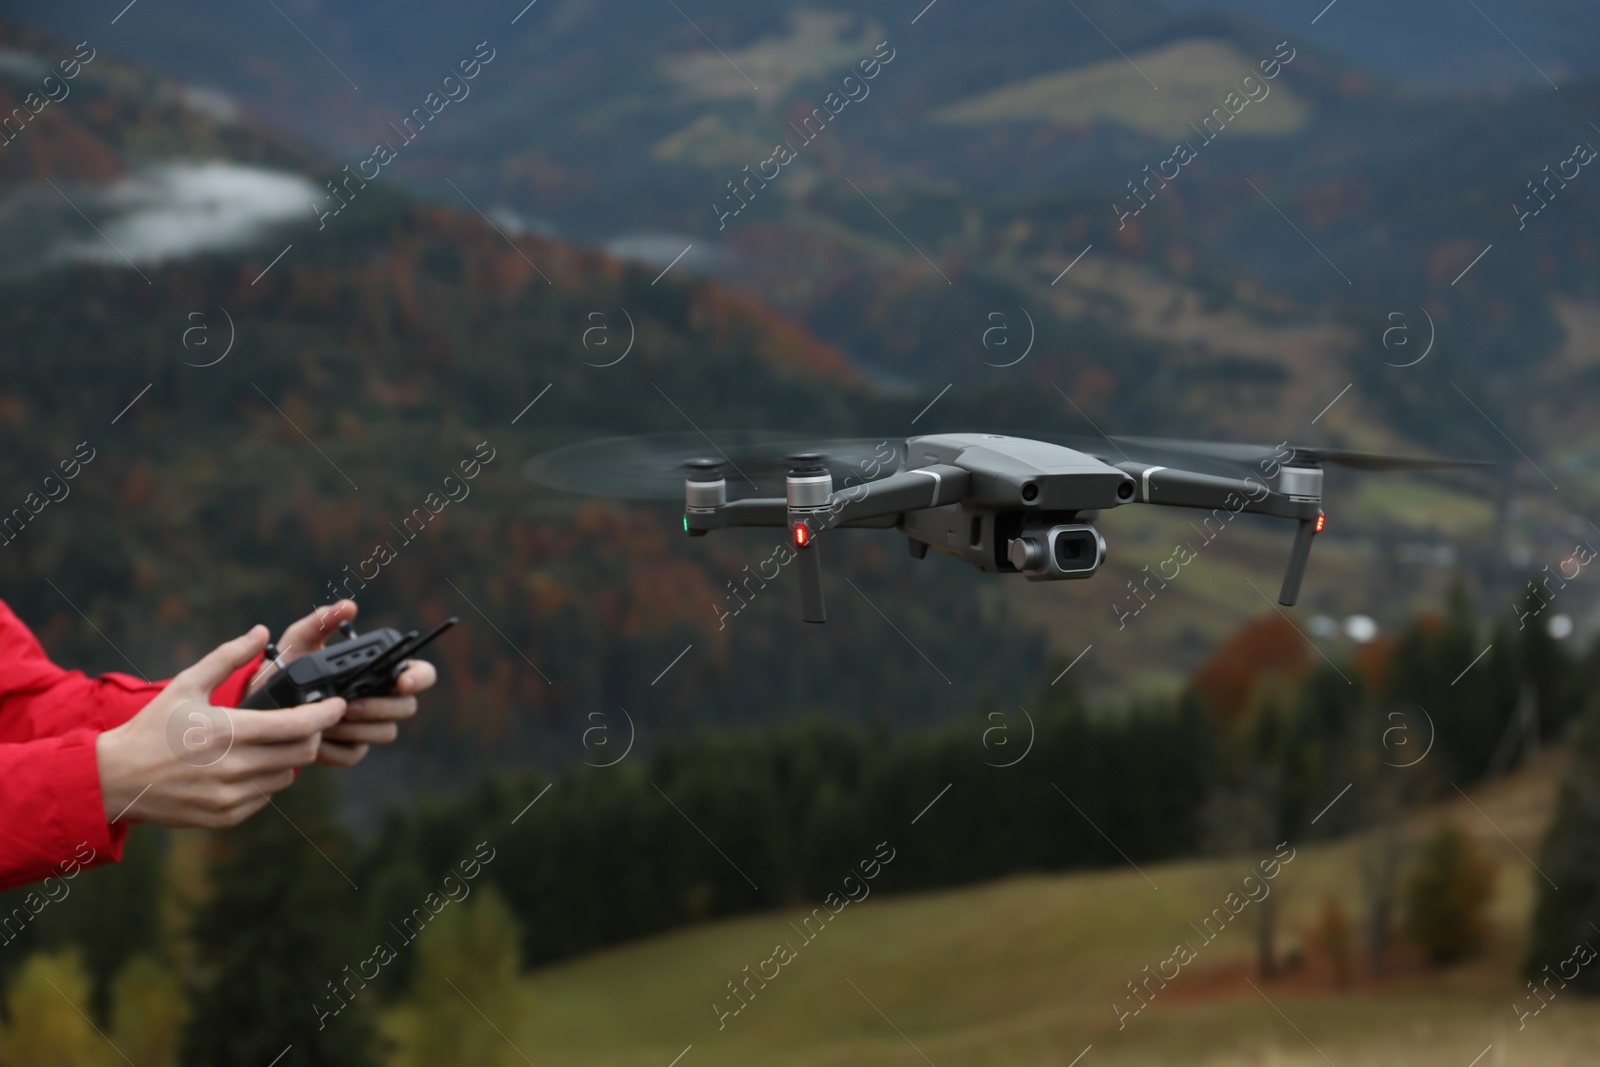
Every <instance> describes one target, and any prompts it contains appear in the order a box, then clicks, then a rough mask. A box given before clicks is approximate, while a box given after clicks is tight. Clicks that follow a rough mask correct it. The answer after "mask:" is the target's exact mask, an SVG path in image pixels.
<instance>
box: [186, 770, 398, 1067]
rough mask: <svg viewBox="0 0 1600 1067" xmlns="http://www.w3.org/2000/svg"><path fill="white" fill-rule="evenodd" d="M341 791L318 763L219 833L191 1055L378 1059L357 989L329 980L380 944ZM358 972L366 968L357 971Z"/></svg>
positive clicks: (200, 1066) (304, 1063)
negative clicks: (370, 936) (350, 991)
mask: <svg viewBox="0 0 1600 1067" xmlns="http://www.w3.org/2000/svg"><path fill="white" fill-rule="evenodd" d="M334 805H335V798H334V792H333V789H332V787H331V783H330V782H329V781H328V780H327V778H326V776H325V774H324V773H323V772H321V771H320V770H319V769H317V768H309V769H308V770H306V771H305V772H304V773H302V774H301V776H300V780H299V781H298V782H296V783H295V784H294V786H293V787H291V788H290V789H287V790H285V791H284V792H282V793H279V794H277V795H276V796H275V797H274V798H273V803H272V804H271V805H269V806H268V807H266V808H263V809H262V810H261V811H259V812H257V813H256V814H255V815H254V816H253V817H251V818H250V819H249V820H248V821H247V822H245V823H244V824H243V825H242V826H240V827H237V828H235V829H233V830H231V831H228V832H227V833H225V834H220V835H218V846H219V851H220V853H221V856H220V859H219V860H218V862H217V863H216V865H215V867H214V869H213V873H212V882H213V892H212V896H211V899H210V900H208V901H207V902H206V904H205V906H204V907H203V908H202V910H201V912H200V914H199V915H198V916H197V917H196V919H195V925H194V936H195V940H196V942H197V957H198V963H199V965H200V969H201V975H200V978H199V981H198V983H197V987H196V988H195V989H194V990H192V993H191V998H192V1002H193V1005H194V1011H193V1014H192V1016H191V1017H190V1019H189V1024H188V1027H187V1030H186V1033H185V1035H184V1045H183V1063H184V1064H185V1067H233V1065H236V1064H250V1063H259V1064H267V1063H272V1062H273V1061H274V1059H275V1058H276V1057H278V1056H279V1054H280V1053H284V1051H285V1049H288V1052H287V1054H285V1055H284V1056H283V1058H282V1059H281V1060H278V1067H369V1065H373V1064H375V1063H376V1062H377V1061H376V1059H375V1056H374V1053H373V1041H374V1032H373V1027H372V1023H371V1020H370V1017H369V1016H368V1015H367V1006H366V1005H365V1004H364V1003H363V1002H362V999H360V998H358V999H356V1000H355V1001H354V1002H353V1003H351V1004H350V1006H349V1007H347V1008H344V1009H343V1010H342V1011H340V1012H339V1013H338V1014H337V1015H334V1016H331V1017H328V1018H323V1017H321V1016H320V1015H319V1012H318V1006H337V1005H338V1004H339V1003H340V1001H338V1000H336V999H335V998H334V993H333V992H332V991H331V989H330V983H334V984H335V985H337V984H338V983H340V982H341V981H343V980H345V978H346V973H345V972H344V971H343V968H344V967H345V966H346V965H354V964H356V963H358V962H359V961H360V960H361V959H363V958H365V957H366V956H367V955H368V952H369V951H370V948H371V946H370V945H364V944H363V943H362V942H361V941H359V940H358V939H357V937H356V936H355V933H356V931H357V930H358V929H360V928H361V926H362V925H363V923H361V922H360V921H359V918H360V914H361V911H362V909H363V908H364V906H365V904H366V903H367V902H366V901H365V900H364V899H363V897H362V896H361V893H360V890H358V889H357V888H356V886H355V885H353V884H352V883H351V882H350V881H349V880H348V877H347V876H353V875H354V874H355V873H356V872H355V859H354V856H353V854H352V853H353V849H352V848H351V846H350V844H349V842H348V840H347V839H346V837H345V835H344V834H343V833H341V832H340V831H339V829H338V827H337V826H336V825H335V823H334V820H333V810H334ZM357 981H359V979H357Z"/></svg>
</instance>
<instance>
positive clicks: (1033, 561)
mask: <svg viewBox="0 0 1600 1067" xmlns="http://www.w3.org/2000/svg"><path fill="white" fill-rule="evenodd" d="M1006 558H1007V559H1008V560H1010V562H1011V565H1012V566H1013V567H1015V568H1016V569H1017V570H1019V571H1021V572H1022V573H1023V574H1025V575H1027V577H1028V579H1029V580H1030V581H1035V582H1042V581H1059V580H1062V579H1066V578H1088V577H1089V576H1091V575H1093V574H1094V573H1095V572H1096V571H1098V570H1099V569H1100V564H1102V563H1104V562H1105V558H1106V542H1105V538H1103V537H1101V536H1100V531H1099V530H1097V529H1095V528H1094V527H1093V526H1090V525H1089V524H1088V523H1073V524H1071V525H1066V526H1052V527H1050V528H1049V529H1046V530H1034V531H1028V532H1024V534H1023V535H1022V536H1021V537H1018V538H1016V539H1015V540H1013V541H1012V542H1011V544H1010V546H1009V547H1008V548H1007V551H1006Z"/></svg>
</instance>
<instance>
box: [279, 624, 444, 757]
mask: <svg viewBox="0 0 1600 1067" xmlns="http://www.w3.org/2000/svg"><path fill="white" fill-rule="evenodd" d="M360 610H361V609H360V608H358V607H357V606H356V602H355V601H354V600H341V601H339V602H338V603H337V604H334V605H332V606H331V607H326V608H318V609H317V610H316V611H313V612H312V613H311V614H310V615H307V616H306V617H305V618H303V619H301V620H300V621H298V622H296V623H294V624H293V625H291V626H290V627H289V628H288V629H286V630H284V631H283V638H282V640H280V641H279V642H278V649H279V653H280V658H281V659H282V660H283V662H285V663H289V662H292V661H293V660H295V659H298V658H299V657H300V656H303V655H306V654H307V653H310V652H315V651H317V650H318V649H320V648H321V647H322V646H323V645H324V644H325V643H326V642H327V640H328V638H329V637H331V636H333V635H334V634H336V633H338V632H339V624H340V623H343V622H347V621H353V620H354V619H355V617H356V613H357V612H359V611H360ZM269 670H270V668H269ZM267 673H268V672H266V671H264V672H263V673H262V674H261V675H260V676H258V677H257V678H256V679H255V680H254V681H253V682H252V683H251V685H250V688H249V690H248V691H249V692H255V690H256V689H258V688H260V686H261V685H262V684H263V683H264V681H265V679H266V677H267ZM438 677H439V676H438V672H436V671H435V670H434V669H433V664H431V663H429V662H427V661H426V660H420V659H414V660H411V661H410V663H409V665H408V666H407V667H406V669H405V671H404V673H402V674H401V675H400V677H399V678H398V679H396V681H395V694H394V695H393V696H386V697H361V698H359V699H357V700H352V701H351V702H350V707H349V709H348V710H347V711H346V713H345V716H344V720H343V721H342V722H340V723H339V724H338V725H336V726H333V727H330V728H329V729H327V730H324V731H323V733H322V743H321V746H320V747H319V749H318V751H317V760H316V761H317V762H318V763H325V764H327V765H329V766H332V767H350V766H354V765H355V764H357V763H359V762H360V761H361V759H362V757H363V756H365V755H366V754H367V750H368V749H369V748H370V747H371V746H373V745H387V744H388V743H389V742H391V741H393V740H394V739H395V738H396V737H397V736H399V733H400V728H399V726H398V725H397V724H398V723H400V722H401V721H402V720H405V719H409V718H411V716H413V715H415V714H416V713H417V696H416V695H417V694H418V693H421V692H423V691H424V690H427V689H431V688H433V684H434V682H436V681H438Z"/></svg>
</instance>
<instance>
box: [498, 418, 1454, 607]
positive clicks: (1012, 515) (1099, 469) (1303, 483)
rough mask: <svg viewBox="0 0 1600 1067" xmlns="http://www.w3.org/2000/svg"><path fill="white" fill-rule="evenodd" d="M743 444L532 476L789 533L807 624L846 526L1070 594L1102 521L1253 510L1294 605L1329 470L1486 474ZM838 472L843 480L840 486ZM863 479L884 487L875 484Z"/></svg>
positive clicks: (668, 448)
mask: <svg viewBox="0 0 1600 1067" xmlns="http://www.w3.org/2000/svg"><path fill="white" fill-rule="evenodd" d="M736 436H737V435H733V434H729V435H719V437H722V438H723V440H722V441H721V442H720V443H717V444H712V447H713V448H715V449H716V451H717V454H718V456H719V458H718V459H688V458H686V456H687V455H688V454H689V453H688V451H687V450H688V449H689V448H696V449H698V448H699V447H700V443H711V441H712V439H711V438H710V437H707V436H704V435H700V436H698V437H696V438H694V439H686V438H684V437H673V436H669V437H665V438H662V437H657V438H640V437H632V438H613V439H608V440H603V441H598V442H589V443H586V444H580V445H575V446H568V447H567V448H564V449H558V450H556V451H554V452H550V453H546V454H545V455H543V456H539V457H535V458H534V459H533V460H530V461H529V463H528V465H527V466H526V467H525V468H524V469H525V471H526V473H527V474H528V476H529V477H531V478H533V479H534V480H535V481H538V482H541V483H543V484H545V485H549V486H551V487H553V488H557V489H565V490H568V491H572V492H581V493H600V494H604V495H615V496H624V497H634V498H637V497H661V496H666V495H669V494H670V496H676V494H677V492H678V491H679V490H677V489H675V488H674V486H681V487H682V488H681V492H682V493H683V497H682V499H683V502H684V515H683V528H684V530H685V531H687V532H688V533H689V535H690V536H694V537H703V536H705V535H706V534H707V533H709V532H710V531H712V530H720V529H725V528H728V527H736V526H747V527H768V528H775V529H778V528H781V529H784V530H787V531H788V534H789V538H790V540H791V541H792V544H793V546H794V551H795V570H796V572H797V573H798V574H799V580H800V603H801V618H803V619H804V620H805V621H807V622H824V621H826V619H827V612H826V610H825V607H824V604H823V596H822V565H821V556H820V547H819V546H820V543H821V542H822V541H824V540H827V538H828V532H829V531H830V530H832V529H834V528H835V527H851V528H869V529H882V530H891V529H892V530H895V531H897V532H899V533H900V535H901V536H903V537H905V538H906V541H907V544H908V545H909V547H910V550H911V554H912V556H914V557H916V558H918V559H922V558H924V557H925V556H927V554H928V550H929V549H930V548H931V549H934V550H936V551H938V552H941V553H943V554H945V555H948V556H953V557H955V558H956V559H959V560H961V561H963V562H965V563H968V564H970V565H971V566H973V567H976V568H978V569H979V570H981V571H985V572H988V573H991V574H1022V575H1023V576H1024V577H1026V578H1028V579H1029V580H1030V581H1060V580H1065V579H1078V578H1089V577H1092V576H1093V575H1094V574H1095V572H1096V571H1098V570H1099V569H1100V566H1101V564H1102V563H1104V561H1105V556H1106V543H1105V539H1104V538H1103V537H1102V536H1101V534H1100V531H1099V530H1098V529H1097V528H1096V527H1095V521H1096V519H1097V518H1098V517H1099V515H1100V513H1101V512H1104V511H1107V510H1109V509H1111V508H1118V507H1122V506H1123V505H1126V504H1155V505H1159V506H1163V507H1180V508H1193V509H1199V510H1202V511H1207V512H1210V513H1211V514H1209V515H1205V516H1203V517H1201V519H1200V522H1201V523H1202V524H1203V525H1207V526H1210V525H1212V524H1213V523H1220V524H1222V525H1226V524H1227V523H1228V522H1229V521H1230V520H1231V519H1232V518H1233V517H1234V516H1235V515H1238V514H1240V513H1243V512H1248V513H1251V514H1256V515H1269V516H1273V517H1276V518H1281V519H1290V520H1293V521H1294V523H1295V536H1294V543H1293V546H1292V548H1291V549H1290V552H1289V561H1288V566H1287V568H1286V570H1285V573H1284V578H1283V585H1282V588H1281V589H1280V591H1279V594H1278V602H1279V603H1281V604H1285V605H1292V604H1294V602H1295V601H1296V599H1297V598H1298V596H1299V593H1300V582H1301V579H1302V578H1303V577H1304V575H1305V569H1306V563H1307V560H1308V559H1309V558H1310V554H1311V542H1312V538H1313V537H1315V535H1316V534H1317V533H1319V532H1320V531H1321V530H1322V526H1323V521H1324V520H1323V513H1322V477H1323V465H1324V464H1337V465H1340V466H1345V467H1354V468H1357V469H1361V470H1426V469H1430V468H1441V467H1476V466H1483V464H1481V463H1479V462H1477V461H1472V460H1465V461H1463V460H1433V459H1413V458H1406V457H1397V456H1380V455H1373V454H1370V453H1362V452H1347V451H1341V450H1335V449H1323V448H1305V447H1300V446H1294V445H1289V444H1288V443H1284V444H1282V445H1279V446H1278V447H1277V448H1271V447H1265V446H1261V445H1244V444H1218V443H1210V442H1201V441H1175V440H1167V439H1160V438H1137V437H1116V438H1112V437H1104V438H1101V439H1099V440H1088V439H1084V438H1070V439H1064V440H1070V441H1071V442H1072V443H1071V444H1070V445H1068V444H1062V443H1057V442H1053V441H1048V440H1038V439H1034V438H1031V437H1018V436H1006V435H1003V434H988V433H941V434H928V435H925V436H921V437H913V438H910V439H908V440H906V441H905V442H904V444H903V445H898V446H896V447H895V448H894V449H893V452H894V457H895V460H896V461H897V462H896V464H895V465H893V466H894V469H893V470H892V471H891V472H890V473H889V474H887V476H885V477H878V474H879V473H881V471H882V469H883V468H882V465H881V464H880V463H879V462H878V460H879V459H881V457H882V454H883V453H882V450H883V449H884V448H886V447H887V446H888V442H887V441H884V442H879V443H878V444H877V445H876V446H872V445H870V444H869V443H868V442H869V441H870V439H858V440H846V441H837V442H830V443H826V444H820V445H819V444H801V443H799V442H794V441H792V440H791V441H785V442H782V444H781V445H780V443H779V441H778V440H773V439H771V438H770V437H768V438H766V439H762V440H756V439H753V438H749V437H748V436H747V438H746V439H744V440H739V441H735V438H736ZM780 448H781V452H780V451H779V449H780ZM868 448H872V449H873V452H872V454H873V456H874V457H875V458H874V459H872V460H863V461H862V462H861V463H859V464H857V465H856V468H855V469H852V467H851V464H850V462H849V460H848V457H853V456H856V455H865V454H866V451H867V449H868ZM813 449H815V450H814V451H813ZM780 454H781V455H783V459H782V461H781V465H780V464H779V463H778V462H777V456H778V455H780ZM735 457H737V459H735ZM741 460H742V464H741V462H740V461H741ZM830 463H831V464H832V469H830ZM730 470H731V472H732V473H733V474H734V475H736V476H737V478H738V479H741V480H742V481H743V482H745V483H748V484H749V485H750V486H751V487H753V488H756V489H757V490H759V489H760V484H759V483H758V482H757V481H756V480H755V477H753V476H752V473H754V474H755V475H759V476H763V477H765V476H769V475H777V474H780V473H781V474H782V475H783V479H784V495H783V496H751V497H744V498H742V499H735V500H730V499H728V482H727V473H726V472H727V471H730ZM836 471H838V472H844V477H843V481H842V482H841V483H839V484H836V483H835V473H836ZM864 471H867V472H870V473H868V478H869V479H870V480H866V481H862V480H861V475H862V473H863V472H864ZM678 479H682V481H681V482H680V481H678ZM663 491H665V492H663ZM669 498H670V497H669Z"/></svg>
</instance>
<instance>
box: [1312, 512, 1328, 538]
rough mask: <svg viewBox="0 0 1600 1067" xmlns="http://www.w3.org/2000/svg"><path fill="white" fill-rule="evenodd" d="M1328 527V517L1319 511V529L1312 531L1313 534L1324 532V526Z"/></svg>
mask: <svg viewBox="0 0 1600 1067" xmlns="http://www.w3.org/2000/svg"><path fill="white" fill-rule="evenodd" d="M1326 525H1328V516H1326V515H1324V514H1323V513H1322V512H1320V511H1319V512H1317V528H1316V529H1315V530H1312V531H1311V532H1312V533H1321V532H1322V528H1323V527H1324V526H1326Z"/></svg>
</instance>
